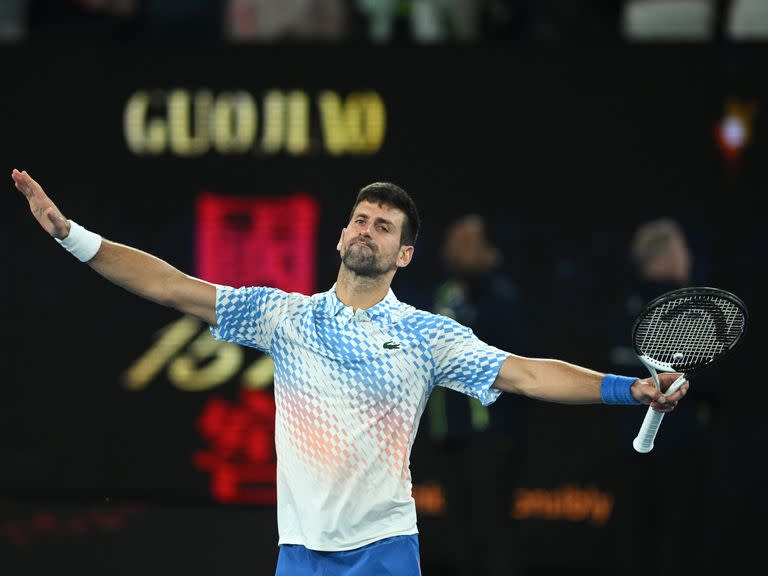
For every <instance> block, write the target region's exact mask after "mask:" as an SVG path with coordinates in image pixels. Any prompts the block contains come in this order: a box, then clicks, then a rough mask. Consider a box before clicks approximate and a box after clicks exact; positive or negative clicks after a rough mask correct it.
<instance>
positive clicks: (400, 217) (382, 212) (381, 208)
mask: <svg viewBox="0 0 768 576" xmlns="http://www.w3.org/2000/svg"><path fill="white" fill-rule="evenodd" d="M359 214H365V215H366V216H368V217H369V218H384V219H385V220H389V221H390V222H394V223H395V224H402V223H403V222H404V221H405V214H404V213H403V211H402V210H400V209H399V208H396V207H394V206H391V205H389V204H378V203H377V202H369V201H368V200H363V201H362V202H360V204H358V205H357V207H356V208H355V212H354V215H355V216H357V215H359Z"/></svg>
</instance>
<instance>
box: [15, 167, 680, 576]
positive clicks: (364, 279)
mask: <svg viewBox="0 0 768 576" xmlns="http://www.w3.org/2000/svg"><path fill="white" fill-rule="evenodd" d="M12 179H13V181H14V183H15V185H16V187H17V188H18V189H19V190H20V191H21V192H22V193H23V194H24V196H26V198H27V200H28V201H29V206H30V209H31V210H32V213H33V214H34V216H35V218H36V219H37V221H38V222H39V223H40V225H41V226H42V227H43V228H44V229H45V231H46V232H48V233H49V234H50V235H51V236H53V237H54V238H55V239H56V241H57V242H58V243H59V244H61V245H62V246H63V247H64V248H65V249H67V250H68V251H69V252H71V253H72V254H73V255H74V256H75V257H76V258H78V259H79V260H80V261H82V262H87V263H88V265H89V266H90V267H91V268H93V270H95V271H96V272H98V273H99V274H101V275H102V276H104V277H105V278H107V279H108V280H110V281H111V282H114V283H115V284H117V285H119V286H122V287H123V288H125V289H127V290H129V291H131V292H133V293H134V294H137V295H139V296H141V297H143V298H146V299H148V300H151V301H153V302H156V303H158V304H162V305H164V306H169V307H172V308H174V309H176V310H178V311H179V312H181V313H184V314H189V315H191V316H194V317H196V318H199V319H201V320H203V321H204V322H206V323H208V324H209V325H210V330H211V334H212V335H213V337H214V338H216V339H220V340H226V341H229V342H235V343H238V344H242V345H244V346H252V347H254V348H257V349H259V350H261V351H262V352H264V353H266V354H269V355H270V356H271V357H272V358H273V359H274V364H275V379H274V382H275V405H276V410H277V413H276V424H275V445H276V449H277V522H278V531H279V541H278V544H279V555H278V561H277V568H276V574H277V575H279V576H283V575H290V576H304V575H306V576H315V575H316V576H321V575H322V576H336V575H339V576H341V575H343V576H373V575H377V576H379V575H381V576H385V575H394V576H416V575H418V574H420V573H421V570H420V566H419V543H418V529H417V525H416V507H415V504H414V500H413V497H412V496H411V476H410V470H409V466H410V462H409V458H410V452H411V446H412V444H413V441H414V438H415V436H416V430H417V428H418V424H419V418H420V417H421V415H422V412H423V411H424V407H425V405H426V403H427V400H428V399H429V395H430V393H431V392H432V390H433V389H434V388H435V387H436V386H444V387H446V388H450V389H452V390H456V391H458V392H461V393H463V394H467V395H469V396H471V397H474V398H477V399H478V400H479V401H480V402H482V403H483V404H484V405H486V406H487V405H489V404H491V403H493V402H494V401H495V400H496V399H497V398H498V396H499V395H500V394H501V393H502V392H507V393H512V394H522V395H525V396H528V397H531V398H537V399H540V400H545V401H551V402H560V403H569V404H588V403H599V402H603V403H606V404H644V405H650V406H652V407H653V408H654V409H656V410H658V411H660V412H669V411H671V410H673V409H674V407H675V406H676V404H677V402H678V400H679V399H680V398H681V397H682V396H683V395H684V394H685V393H686V391H687V388H688V384H687V383H686V384H685V385H683V386H682V387H681V388H680V389H679V390H678V391H677V392H675V393H674V394H671V395H670V396H669V397H664V396H663V395H662V394H661V393H660V392H659V391H658V390H657V389H656V387H655V386H654V384H653V381H652V380H651V379H650V378H645V379H638V378H634V377H626V376H618V375H613V374H603V373H601V372H597V371H594V370H590V369H587V368H582V367H580V366H576V365H573V364H569V363H566V362H563V361H559V360H554V359H539V358H527V357H522V356H518V355H515V354H513V353H511V352H508V351H504V350H500V349H498V348H495V347H494V346H492V345H490V344H487V343H485V342H482V341H481V340H479V339H478V338H477V337H476V336H475V335H474V334H473V332H472V331H471V330H470V329H469V328H466V327H464V326H462V325H461V324H459V323H457V322H455V321H454V320H451V319H450V318H448V317H445V316H440V315H436V314H432V313H429V312H425V311H422V310H417V309H415V308H413V307H412V306H409V305H408V304H405V303H403V302H400V301H399V300H398V299H397V298H396V297H395V295H394V293H393V292H392V290H391V289H390V284H391V282H392V279H393V277H394V275H395V273H396V272H397V271H398V270H399V269H401V268H405V267H406V266H408V265H409V264H410V263H411V260H412V259H413V253H414V244H415V241H416V237H417V234H418V231H419V215H418V212H417V209H416V206H415V204H414V202H413V200H412V199H411V197H410V196H409V195H408V194H407V193H406V192H405V191H404V190H402V189H401V188H399V187H398V186H395V185H393V184H390V183H374V184H370V185H368V186H366V187H364V188H363V189H362V190H360V192H359V194H358V195H357V198H356V200H355V202H354V206H353V207H352V211H351V214H350V217H349V221H348V224H347V226H346V227H344V228H342V230H341V234H340V236H339V241H338V244H337V245H336V249H337V250H338V251H339V254H340V255H341V265H340V267H339V272H338V277H337V279H336V283H335V284H334V285H333V286H332V287H331V288H330V289H329V290H328V291H327V292H322V293H319V294H314V295H312V296H307V295H304V294H298V293H290V294H289V293H286V292H283V291H281V290H279V289H277V288H270V287H261V286H260V287H251V286H247V287H239V288H235V287H230V286H222V285H218V284H212V283H209V282H205V281H203V280H200V279H197V278H194V277H191V276H189V275H187V274H184V273H183V272H181V271H179V270H178V269H176V268H174V267H173V266H171V265H169V264H168V263H166V262H165V261H163V260H161V259H159V258H157V257H155V256H152V255H150V254H147V253H146V252H143V251H141V250H137V249H135V248H131V247H129V246H126V245H123V244H119V243H117V242H113V241H110V240H108V239H106V238H103V237H101V236H100V235H98V234H95V233H93V232H91V231H89V230H87V229H85V228H84V227H82V226H80V225H79V224H77V223H76V222H74V221H72V220H69V219H67V218H65V217H64V215H63V214H62V213H61V212H60V211H59V209H58V208H57V207H56V206H55V204H54V203H53V202H52V201H51V200H50V199H49V197H48V196H47V195H46V194H45V192H44V191H43V189H42V187H41V186H40V185H39V184H38V183H37V182H35V180H33V179H32V177H31V176H30V175H29V174H27V173H26V172H19V171H18V170H14V171H13V173H12ZM508 329H509V330H515V326H509V327H508ZM677 376H678V374H660V375H659V377H660V379H661V383H662V388H663V389H666V388H667V387H668V386H669V385H670V384H671V383H672V382H674V381H675V379H676V378H677Z"/></svg>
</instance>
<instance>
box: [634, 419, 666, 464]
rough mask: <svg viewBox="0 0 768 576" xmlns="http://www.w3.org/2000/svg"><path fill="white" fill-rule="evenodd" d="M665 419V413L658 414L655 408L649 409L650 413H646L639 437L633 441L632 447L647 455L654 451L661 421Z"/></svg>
mask: <svg viewBox="0 0 768 576" xmlns="http://www.w3.org/2000/svg"><path fill="white" fill-rule="evenodd" d="M663 419H664V412H656V410H654V409H653V408H648V412H646V413H645V419H644V420H643V423H642V425H641V426H640V432H638V433H637V437H635V439H634V440H633V441H632V446H634V448H635V450H637V451H638V452H641V453H642V454H645V453H646V452H650V451H651V450H653V440H654V439H655V438H656V433H657V432H658V431H659V426H661V421H662V420H663Z"/></svg>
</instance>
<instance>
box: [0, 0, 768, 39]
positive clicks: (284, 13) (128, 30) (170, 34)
mask: <svg viewBox="0 0 768 576" xmlns="http://www.w3.org/2000/svg"><path fill="white" fill-rule="evenodd" d="M49 38H52V39H71V40H119V41H122V40H174V39H189V40H196V41H218V42H225V43H274V42H302V43H303V42H326V43H327V42H331V43H339V42H367V43H374V44H390V43H413V44H431V43H477V42H495V41H508V40H513V41H514V40H543V41H549V40H552V41H558V40H600V41H605V40H615V41H638V42H645V41H651V42H652V41H662V42H666V41H673V42H677V41H685V42H711V41H744V42H754V41H762V40H764V39H766V38H768V2H766V0H568V1H567V2H566V1H563V0H2V1H0V42H3V43H15V42H23V41H26V40H35V39H49Z"/></svg>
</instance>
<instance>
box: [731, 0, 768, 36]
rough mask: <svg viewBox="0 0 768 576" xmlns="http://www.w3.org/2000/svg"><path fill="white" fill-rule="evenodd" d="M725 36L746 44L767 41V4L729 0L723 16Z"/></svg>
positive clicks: (754, 1) (755, 0) (763, 2)
mask: <svg viewBox="0 0 768 576" xmlns="http://www.w3.org/2000/svg"><path fill="white" fill-rule="evenodd" d="M725 20H726V23H725V27H726V36H727V38H728V39H730V40H743V41H746V42H750V41H755V40H766V39H768V2H766V1H765V0H731V1H730V5H729V8H728V12H727V14H726V16H725Z"/></svg>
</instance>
